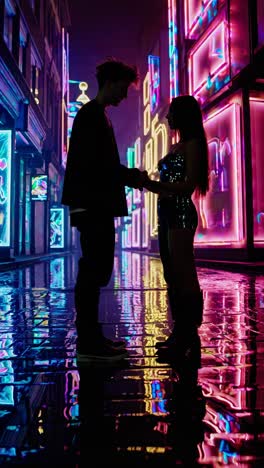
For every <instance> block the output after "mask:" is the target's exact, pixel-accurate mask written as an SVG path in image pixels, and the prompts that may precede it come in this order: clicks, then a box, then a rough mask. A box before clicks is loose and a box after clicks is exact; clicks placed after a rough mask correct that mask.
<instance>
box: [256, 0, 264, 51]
mask: <svg viewBox="0 0 264 468" xmlns="http://www.w3.org/2000/svg"><path fill="white" fill-rule="evenodd" d="M257 14H258V45H263V44H264V3H263V0H257Z"/></svg>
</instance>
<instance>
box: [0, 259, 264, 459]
mask: <svg viewBox="0 0 264 468" xmlns="http://www.w3.org/2000/svg"><path fill="white" fill-rule="evenodd" d="M76 266H77V263H76V258H74V257H73V256H65V257H58V258H54V259H52V260H49V261H45V262H42V263H36V264H33V265H30V266H26V267H24V268H20V269H16V270H10V271H6V272H1V274H0V288H1V307H0V311H1V323H0V338H1V360H0V365H1V367H0V371H1V392H0V404H1V407H0V415H1V419H0V422H1V438H0V456H1V462H2V464H3V465H4V466H9V465H12V464H13V463H15V464H22V465H24V466H31V465H30V463H31V464H32V466H38V467H39V466H44V465H45V466H46V465H47V464H50V466H55V465H56V464H58V466H67V467H68V466H69V467H70V466H72V467H75V466H93V467H103V466H106V463H107V464H110V465H111V464H112V463H114V464H116V465H115V466H120V467H121V466H159V464H161V466H166V467H167V466H168V467H170V466H175V463H176V461H177V462H178V463H180V462H181V463H182V464H184V466H193V465H192V463H194V460H195V459H196V457H197V456H198V460H199V463H198V465H200V466H212V467H213V466H217V465H223V466H225V465H226V466H243V467H249V466H263V463H264V450H263V411H264V399H263V391H264V387H263V385H264V381H263V372H262V366H263V346H264V293H263V287H264V277H263V276H260V275H259V276H256V275H254V274H252V273H244V274H243V273H231V272H227V271H217V270H210V269H205V268H200V269H199V270H198V273H199V279H200V282H201V286H202V288H203V292H204V299H205V313H204V323H203V325H202V327H201V328H200V332H199V333H200V338H201V355H202V359H201V368H199V370H198V380H196V368H197V362H198V361H199V356H198V354H199V348H198V347H197V348H196V350H195V355H194V357H193V360H190V361H189V363H188V368H187V369H186V368H185V369H184V368H178V367H177V365H179V363H178V364H177V362H175V363H174V364H173V365H170V364H168V363H166V362H158V360H157V357H156V356H155V348H154V345H155V343H156V341H157V340H159V339H162V338H164V337H165V336H166V335H167V334H168V329H167V325H166V320H167V317H168V312H167V295H166V287H165V283H164V281H163V277H162V270H161V263H160V260H159V259H157V258H154V257H151V256H147V255H140V254H137V253H130V252H123V254H122V256H120V257H116V258H115V270H114V274H113V276H112V279H111V283H110V284H109V286H108V287H107V288H105V289H104V291H103V294H102V299H101V304H100V318H101V322H102V323H103V324H104V330H105V334H106V335H107V336H108V337H111V338H122V339H125V340H126V342H127V348H128V351H129V357H128V358H126V359H125V360H124V361H122V363H121V364H118V365H115V368H113V367H110V366H109V365H107V364H105V365H101V366H100V365H99V366H98V364H97V365H96V366H94V365H93V364H92V363H91V365H85V366H83V367H81V368H79V369H78V368H77V366H76V359H75V338H76V332H75V326H74V310H73V284H74V282H73V278H74V275H75V271H76ZM92 457H93V458H94V459H95V460H96V461H95V462H94V464H92V463H91V458H92ZM110 462H111V463H110ZM112 466H113V465H112Z"/></svg>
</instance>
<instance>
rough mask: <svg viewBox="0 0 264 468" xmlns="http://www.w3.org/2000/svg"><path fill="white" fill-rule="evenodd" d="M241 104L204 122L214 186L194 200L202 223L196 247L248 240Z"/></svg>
mask: <svg viewBox="0 0 264 468" xmlns="http://www.w3.org/2000/svg"><path fill="white" fill-rule="evenodd" d="M240 111H241V109H240V105H239V104H238V103H237V102H230V103H228V104H227V105H225V106H224V107H222V108H220V109H218V110H216V111H214V112H212V113H211V114H210V115H209V116H208V118H207V119H206V120H205V122H204V127H205V131H206V135H207V141H208V149H209V171H210V172H209V181H210V189H209V192H208V193H207V195H206V197H205V198H200V199H199V200H194V201H195V204H196V208H197V211H198V218H199V224H198V228H197V231H196V236H195V244H196V246H210V245H212V246H220V247H227V246H228V247H242V246H243V243H244V241H245V233H244V219H243V190H242V167H241V160H242V155H241V134H240V124H241V117H240Z"/></svg>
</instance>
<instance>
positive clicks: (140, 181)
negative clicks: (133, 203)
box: [138, 171, 149, 192]
mask: <svg viewBox="0 0 264 468" xmlns="http://www.w3.org/2000/svg"><path fill="white" fill-rule="evenodd" d="M148 180H149V176H148V173H147V171H140V174H139V179H138V189H139V190H140V191H141V192H142V191H143V188H144V186H145V183H146V182H147V181H148Z"/></svg>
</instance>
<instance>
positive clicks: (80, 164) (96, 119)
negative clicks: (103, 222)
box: [62, 100, 140, 216]
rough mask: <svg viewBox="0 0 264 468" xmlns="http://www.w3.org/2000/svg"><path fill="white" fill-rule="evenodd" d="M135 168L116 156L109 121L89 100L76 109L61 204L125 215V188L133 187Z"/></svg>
mask: <svg viewBox="0 0 264 468" xmlns="http://www.w3.org/2000/svg"><path fill="white" fill-rule="evenodd" d="M139 174H140V172H139V170H138V169H128V168H127V167H125V166H123V165H121V164H120V158H119V154H118V149H117V145H116V140H115V136H114V132H113V129H112V126H111V123H110V121H109V119H108V118H107V116H106V115H105V112H104V109H103V108H102V107H101V106H100V105H99V104H98V103H97V101H95V100H92V101H90V102H88V103H87V104H85V105H84V106H83V107H82V108H81V109H80V110H79V111H78V113H77V115H76V117H75V119H74V122H73V127H72V134H71V138H70V145H69V151H68V158H67V165H66V171H65V177H64V185H63V193H62V204H63V205H68V206H70V207H71V208H85V209H87V210H88V211H89V212H91V213H93V212H97V213H101V214H102V215H104V214H110V215H113V216H126V215H127V214H128V212H127V203H126V196H125V188H124V186H125V185H127V186H129V187H135V188H136V187H137V186H138V185H137V183H138V177H139Z"/></svg>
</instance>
